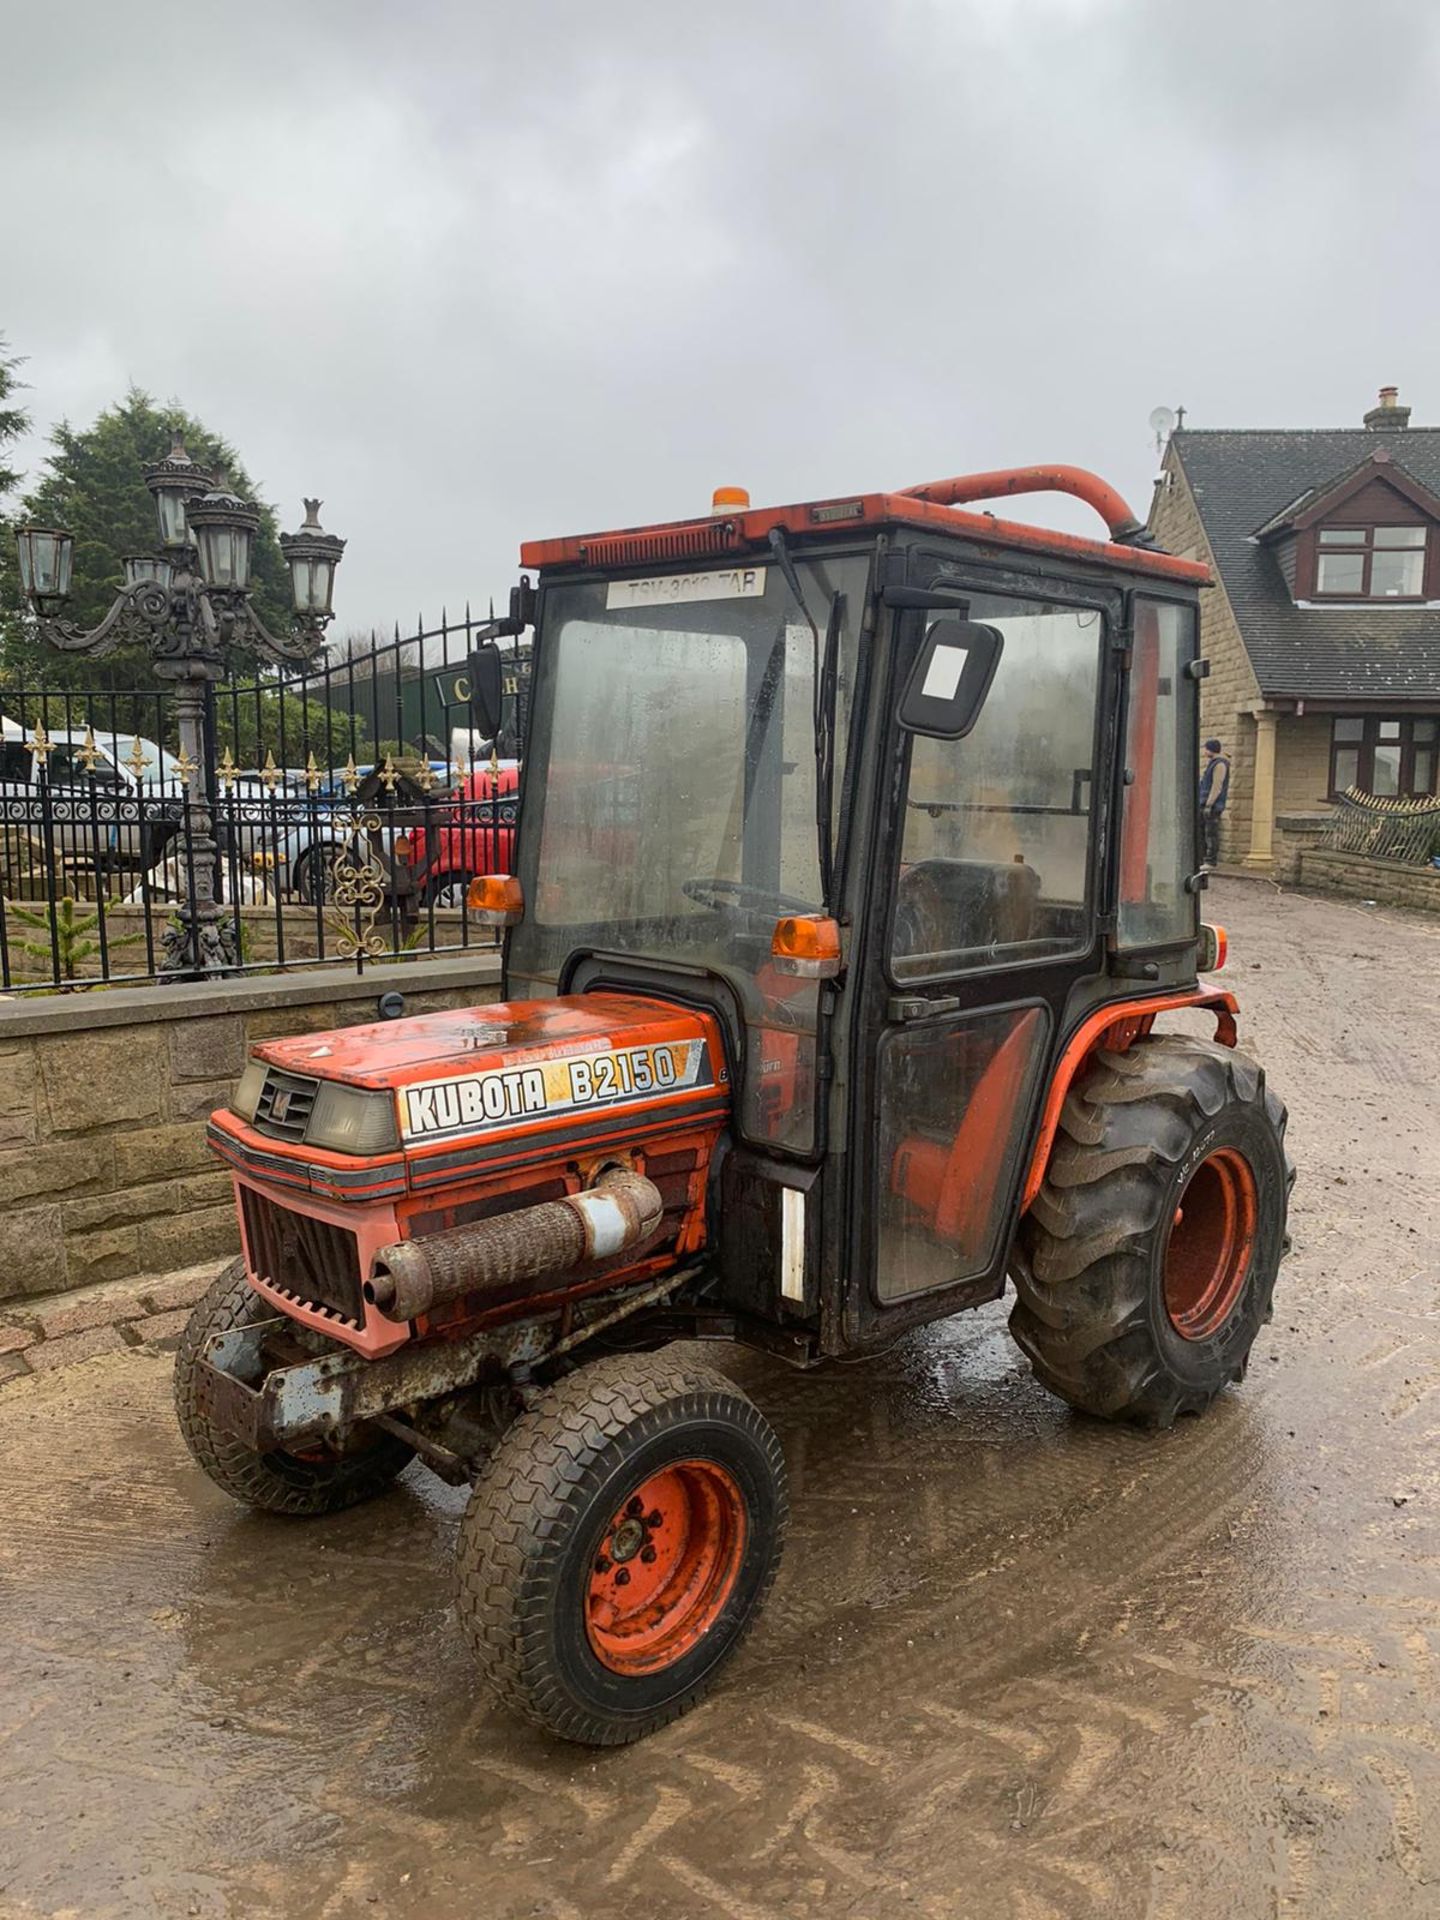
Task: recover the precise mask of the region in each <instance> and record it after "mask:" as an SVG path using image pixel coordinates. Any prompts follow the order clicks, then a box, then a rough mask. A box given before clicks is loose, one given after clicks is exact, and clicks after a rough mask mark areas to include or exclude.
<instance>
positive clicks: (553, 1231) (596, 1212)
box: [365, 1167, 665, 1320]
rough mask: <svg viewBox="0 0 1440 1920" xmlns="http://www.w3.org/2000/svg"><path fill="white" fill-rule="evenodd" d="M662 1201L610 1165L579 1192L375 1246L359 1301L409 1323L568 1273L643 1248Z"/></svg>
mask: <svg viewBox="0 0 1440 1920" xmlns="http://www.w3.org/2000/svg"><path fill="white" fill-rule="evenodd" d="M664 1205H665V1203H664V1201H663V1200H662V1199H661V1197H660V1189H659V1188H658V1187H657V1186H656V1185H655V1184H654V1182H653V1181H650V1180H647V1179H645V1178H644V1176H643V1175H642V1174H638V1173H631V1172H629V1171H628V1169H626V1168H624V1167H611V1168H610V1169H609V1170H608V1171H607V1172H605V1173H603V1174H601V1176H600V1178H599V1180H597V1181H596V1183H595V1185H594V1186H593V1187H590V1188H588V1189H587V1190H586V1191H585V1192H584V1193H573V1194H567V1195H566V1197H565V1198H564V1199H563V1200H547V1201H544V1202H543V1203H542V1204H541V1205H540V1206H538V1207H522V1208H521V1209H520V1211H519V1212H518V1213H502V1214H499V1215H497V1216H496V1218H494V1219H493V1220H477V1221H475V1222H474V1223H473V1225H471V1226H466V1227H452V1228H451V1229H450V1231H449V1232H448V1233H431V1234H425V1235H423V1236H422V1237H421V1238H420V1239H418V1240H399V1241H397V1242H396V1243H395V1245H394V1246H390V1247H382V1248H381V1249H380V1251H379V1252H378V1253H377V1254H376V1256H375V1262H374V1266H373V1267H372V1269H371V1273H370V1278H369V1279H368V1280H367V1281H366V1282H365V1298H366V1299H367V1300H370V1301H373V1302H374V1304H375V1305H376V1306H377V1307H379V1309H380V1311H381V1312H382V1313H387V1314H389V1315H390V1316H391V1317H392V1318H393V1319H396V1320H413V1319H414V1318H415V1317H416V1315H417V1314H422V1313H428V1312H429V1311H430V1309H431V1308H432V1307H437V1306H440V1305H442V1304H443V1303H444V1302H445V1301H447V1300H458V1299H460V1297H461V1296H462V1295H463V1294H467V1293H499V1292H502V1291H503V1290H504V1289H505V1288H507V1287H512V1286H518V1285H519V1284H520V1283H521V1282H523V1281H526V1280H538V1279H542V1278H545V1277H548V1276H551V1275H559V1274H565V1273H571V1272H573V1271H574V1270H575V1269H577V1268H580V1267H588V1266H591V1265H593V1264H594V1263H595V1262H596V1261H599V1260H608V1259H610V1258H611V1257H612V1256H613V1255H615V1254H617V1253H626V1252H629V1251H630V1250H631V1249H632V1248H637V1247H641V1246H643V1245H644V1244H645V1242H646V1241H647V1240H649V1239H651V1238H653V1236H654V1234H655V1233H656V1232H657V1230H658V1229H659V1226H660V1219H661V1215H662V1213H663V1212H664Z"/></svg>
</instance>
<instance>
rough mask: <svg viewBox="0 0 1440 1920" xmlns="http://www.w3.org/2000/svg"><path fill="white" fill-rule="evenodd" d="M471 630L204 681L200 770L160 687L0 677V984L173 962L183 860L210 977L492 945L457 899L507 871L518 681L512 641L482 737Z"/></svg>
mask: <svg viewBox="0 0 1440 1920" xmlns="http://www.w3.org/2000/svg"><path fill="white" fill-rule="evenodd" d="M477 626H478V623H476V622H472V621H471V619H470V618H469V616H468V614H467V616H466V617H465V619H464V620H462V621H457V622H453V623H452V622H449V621H446V620H443V619H442V621H441V623H440V625H439V626H437V627H432V628H426V627H424V626H423V625H422V626H421V627H420V629H419V630H418V631H417V632H416V633H414V634H413V635H410V636H408V637H407V638H404V639H402V638H400V637H399V636H398V635H397V636H396V637H395V638H394V639H393V640H391V641H388V642H384V643H379V642H373V641H372V642H371V643H369V644H368V645H366V646H364V647H355V646H353V645H351V646H349V647H346V648H344V649H343V650H342V649H326V651H325V653H324V655H323V656H322V657H321V658H320V660H318V661H317V662H316V663H315V665H314V666H313V667H312V668H311V669H310V670H308V671H306V672H303V673H285V674H281V673H260V674H258V675H253V676H249V677H235V678H232V679H229V680H224V681H221V682H220V683H219V684H218V685H215V686H214V687H212V688H210V689H209V690H208V697H207V720H206V727H205V737H204V755H203V763H201V764H196V763H195V762H193V761H191V760H189V759H187V758H186V756H184V755H183V754H181V753H179V751H178V740H177V737H176V734H175V728H174V715H173V701H172V697H171V695H170V693H169V692H167V691H163V690H161V691H156V690H135V689H129V688H98V689H97V688H91V689H81V688H66V687H55V686H33V685H28V684H26V683H25V682H24V681H23V680H21V679H19V678H17V677H11V678H9V679H7V680H5V681H4V682H0V713H3V721H0V988H3V990H4V991H5V992H7V993H25V992H32V991H44V990H50V991H53V990H54V989H56V988H57V987H58V988H75V987H80V986H84V985H86V984H91V985H98V984H105V983H112V984H113V983H119V982H139V981H145V980H154V979H166V978H175V977H179V975H180V973H181V971H182V970H181V969H180V968H179V967H178V966H177V962H176V954H177V953H178V952H179V950H180V949H179V945H178V943H177V939H176V932H177V924H178V916H179V914H180V911H181V909H182V908H183V907H185V905H186V903H187V902H193V901H194V900H195V899H196V897H197V880H198V879H199V878H200V867H201V865H202V863H203V865H204V867H205V869H206V877H207V878H208V880H209V885H208V886H207V887H205V888H203V892H204V894H205V895H206V897H207V898H208V897H213V898H214V899H215V900H216V901H217V902H218V903H219V913H218V916H217V919H216V922H215V926H216V935H215V939H216V941H217V942H218V950H219V951H220V952H221V954H222V956H223V967H224V970H225V971H227V972H230V971H234V972H263V971H267V970H273V969H275V968H280V967H283V968H293V967H299V966H314V965H319V964H322V963H327V962H329V963H333V962H334V961H336V960H337V959H340V960H345V961H349V962H353V963H354V964H355V965H356V966H357V967H363V966H364V965H365V964H366V962H367V961H372V960H377V959H381V958H386V957H390V956H394V955H398V954H402V953H425V952H442V951H447V950H453V949H457V948H465V947H474V946H489V945H492V944H493V943H494V940H495V937H496V936H495V934H494V931H493V929H492V928H491V927H489V926H488V925H483V924H482V923H481V922H479V921H478V920H477V919H476V917H475V915H474V913H473V911H472V909H471V908H470V907H469V905H468V903H467V893H468V887H469V882H470V880H471V879H472V878H473V877H474V876H476V875H479V874H485V873H497V872H508V871H510V869H511V865H512V857H513V842H514V826H515V809H516V801H517V786H518V773H519V756H520V749H521V744H522V740H523V734H524V728H525V722H526V708H527V697H528V677H529V675H528V654H527V653H525V652H524V651H523V650H521V649H515V648H513V646H512V651H511V653H510V655H509V658H508V663H507V672H506V712H505V716H504V720H503V723H502V727H501V730H500V732H499V734H498V735H497V736H495V737H493V738H490V737H485V736H482V734H481V732H480V730H479V727H478V724H477V716H476V715H475V713H474V710H473V707H472V705H471V698H470V688H471V679H470V663H471V657H472V655H473V653H474V649H475V645H476V639H475V634H476V628H477ZM191 972H192V976H193V968H192V970H191Z"/></svg>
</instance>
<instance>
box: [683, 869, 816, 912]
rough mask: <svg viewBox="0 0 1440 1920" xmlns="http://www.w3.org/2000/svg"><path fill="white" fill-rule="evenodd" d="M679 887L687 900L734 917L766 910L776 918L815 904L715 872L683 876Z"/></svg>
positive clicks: (804, 909) (811, 910) (810, 909)
mask: <svg viewBox="0 0 1440 1920" xmlns="http://www.w3.org/2000/svg"><path fill="white" fill-rule="evenodd" d="M680 891H681V892H682V893H683V894H684V896H685V898H686V899H687V900H694V901H695V902H696V903H697V905H699V906H702V907H714V908H715V909H716V910H717V912H720V913H733V914H735V915H736V916H737V918H745V917H748V916H749V915H751V914H767V915H769V916H770V917H771V918H772V919H779V917H780V915H781V914H782V913H813V912H814V911H815V908H814V906H813V905H812V904H811V902H810V901H808V900H797V899H795V898H794V896H793V895H791V894H788V893H769V892H767V891H766V889H765V888H764V887H751V886H747V885H746V883H745V882H744V881H743V880H722V879H721V878H720V877H719V876H718V875H717V876H716V877H715V878H714V879H711V880H705V879H700V878H698V877H697V878H696V879H693V880H682V881H681V882H680Z"/></svg>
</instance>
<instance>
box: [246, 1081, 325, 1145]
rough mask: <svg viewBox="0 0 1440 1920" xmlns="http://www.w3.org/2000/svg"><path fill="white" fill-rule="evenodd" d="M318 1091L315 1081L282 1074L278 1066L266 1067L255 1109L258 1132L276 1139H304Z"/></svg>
mask: <svg viewBox="0 0 1440 1920" xmlns="http://www.w3.org/2000/svg"><path fill="white" fill-rule="evenodd" d="M319 1091H320V1082H319V1081H318V1080H308V1079H306V1078H305V1076H304V1075H303V1074H299V1073H282V1072H281V1070H280V1068H279V1067H270V1068H268V1069H267V1071H266V1074H265V1084H264V1086H263V1087H262V1088H261V1089H260V1099H259V1103H258V1104H257V1106H256V1108H255V1120H254V1125H255V1127H256V1129H257V1131H258V1132H260V1133H268V1134H272V1135H273V1136H274V1137H275V1138H276V1139H277V1140H303V1139H304V1138H305V1129H306V1127H307V1126H308V1125H309V1123H310V1111H311V1108H312V1107H313V1106H314V1105H315V1096H316V1094H317V1093H318V1092H319Z"/></svg>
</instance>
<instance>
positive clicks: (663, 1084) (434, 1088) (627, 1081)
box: [400, 1040, 712, 1140]
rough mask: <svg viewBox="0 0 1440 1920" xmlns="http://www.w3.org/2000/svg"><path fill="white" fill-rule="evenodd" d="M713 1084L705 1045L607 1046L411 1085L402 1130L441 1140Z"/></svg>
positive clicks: (698, 1042)
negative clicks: (519, 1122)
mask: <svg viewBox="0 0 1440 1920" xmlns="http://www.w3.org/2000/svg"><path fill="white" fill-rule="evenodd" d="M711 1083H712V1076H711V1073H710V1063H709V1061H708V1059H707V1057H706V1052H705V1042H704V1041H703V1040H675V1041H666V1042H664V1043H662V1044H661V1045H659V1046H654V1047H617V1048H607V1049H605V1050H604V1051H602V1052H599V1053H576V1054H570V1055H568V1056H567V1057H565V1058H564V1059H560V1060H542V1061H539V1062H537V1063H536V1065H534V1066H532V1067H527V1066H513V1067H493V1068H491V1069H490V1070H489V1071H488V1072H486V1073H475V1074H466V1075H464V1076H460V1077H451V1078H449V1079H445V1080H425V1081H422V1082H420V1084H419V1085H417V1086H413V1087H406V1088H404V1089H403V1091H402V1093H401V1096H400V1118H401V1131H402V1133H403V1134H404V1137H405V1138H406V1139H407V1140H442V1139H445V1138H447V1137H448V1136H450V1135H454V1134H471V1133H485V1132H487V1131H489V1130H490V1129H491V1128H494V1127H497V1126H504V1125H508V1124H510V1123H511V1122H514V1121H517V1120H518V1121H523V1120H538V1119H541V1118H543V1117H544V1116H546V1115H550V1114H557V1113H578V1112H583V1111H584V1110H585V1109H586V1108H589V1107H606V1106H615V1105H624V1104H626V1103H628V1102H631V1101H634V1102H636V1103H643V1102H644V1101H646V1100H650V1099H653V1098H654V1097H655V1096H656V1095H657V1094H663V1093H679V1092H683V1091H687V1090H689V1089H690V1088H693V1087H705V1086H709V1085H711Z"/></svg>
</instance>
